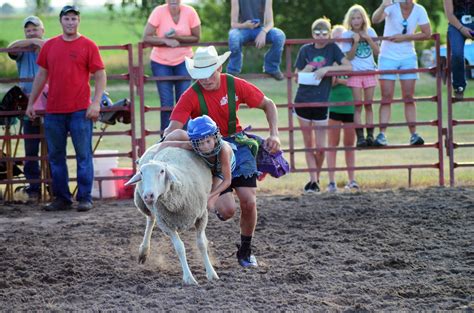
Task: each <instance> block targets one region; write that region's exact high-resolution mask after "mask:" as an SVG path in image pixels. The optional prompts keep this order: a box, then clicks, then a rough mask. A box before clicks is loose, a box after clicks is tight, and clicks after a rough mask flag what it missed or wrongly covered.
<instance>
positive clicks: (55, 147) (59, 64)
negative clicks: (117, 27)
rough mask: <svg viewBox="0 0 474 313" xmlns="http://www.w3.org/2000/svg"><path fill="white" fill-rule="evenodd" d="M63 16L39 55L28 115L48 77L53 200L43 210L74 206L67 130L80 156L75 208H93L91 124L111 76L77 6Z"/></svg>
mask: <svg viewBox="0 0 474 313" xmlns="http://www.w3.org/2000/svg"><path fill="white" fill-rule="evenodd" d="M59 21H60V23H61V27H62V31H63V32H62V34H61V35H59V36H56V37H54V38H51V39H49V40H48V41H47V42H46V43H45V44H44V46H43V48H42V49H41V51H40V54H39V56H38V61H37V63H38V65H39V71H38V73H37V75H36V77H35V80H34V83H33V90H32V93H31V97H30V98H29V101H28V108H27V110H26V114H27V115H28V116H29V117H30V118H35V109H34V107H33V103H34V101H35V100H36V98H37V97H38V96H39V93H40V91H41V90H42V89H43V86H44V85H45V83H46V81H48V82H49V92H48V102H47V105H46V115H45V117H44V128H45V136H46V141H47V143H48V159H49V163H50V169H51V177H52V187H53V196H54V200H53V202H51V203H50V204H48V205H46V206H45V207H44V209H45V210H46V211H59V210H67V209H70V208H71V205H72V195H71V192H70V190H69V175H68V167H67V163H66V156H67V150H66V144H67V135H68V133H70V135H71V139H72V143H73V145H74V150H75V152H76V161H77V185H78V193H77V196H76V200H77V201H78V202H79V203H78V206H77V210H78V211H88V210H90V209H92V207H93V205H92V197H91V191H92V183H93V180H94V167H93V163H92V124H93V121H96V120H97V118H98V117H99V111H100V100H101V97H102V94H103V92H104V89H105V85H106V79H107V78H106V74H105V70H104V63H103V62H102V58H101V56H100V53H99V48H98V47H97V45H96V44H95V43H94V42H93V41H92V40H90V39H89V38H87V37H85V36H83V35H82V34H80V33H79V32H78V29H79V23H80V11H79V9H78V8H77V7H76V6H70V5H67V6H65V7H63V8H62V10H61V12H60V14H59ZM91 73H92V74H93V76H94V79H95V91H94V98H93V100H92V102H91V96H90V86H89V75H90V74H91Z"/></svg>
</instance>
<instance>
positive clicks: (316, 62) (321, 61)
mask: <svg viewBox="0 0 474 313" xmlns="http://www.w3.org/2000/svg"><path fill="white" fill-rule="evenodd" d="M309 65H311V66H313V67H314V68H315V70H318V69H320V68H321V67H323V66H325V65H326V59H325V58H324V57H323V56H322V55H319V56H315V57H314V58H313V61H311V62H309Z"/></svg>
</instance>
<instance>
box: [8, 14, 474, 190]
mask: <svg viewBox="0 0 474 313" xmlns="http://www.w3.org/2000/svg"><path fill="white" fill-rule="evenodd" d="M21 21H22V18H21V17H15V18H3V17H2V19H0V39H3V40H5V41H7V42H11V41H13V40H15V39H19V38H22V37H23V33H22V27H21ZM43 21H44V23H45V28H46V30H47V32H46V36H47V37H52V36H55V35H56V34H59V33H60V25H59V22H58V19H57V17H56V16H53V17H44V18H43ZM142 29H143V25H134V26H133V27H131V26H130V25H124V24H121V23H120V22H117V21H110V20H109V19H108V18H107V17H104V15H102V14H98V13H96V14H90V15H85V14H84V15H83V16H82V21H81V28H80V31H81V33H83V34H84V35H86V36H88V37H89V38H92V39H93V40H95V41H96V42H97V43H98V44H99V45H117V44H125V43H129V42H131V43H136V42H138V40H139V38H140V34H141V31H142ZM134 53H135V59H136V57H137V56H136V51H134ZM148 55H149V50H147V51H145V72H146V74H150V70H149V62H148ZM2 57H3V58H5V59H0V76H1V77H4V76H8V75H16V74H15V71H16V69H15V63H14V62H12V61H9V60H8V59H7V58H6V55H5V54H0V58H2ZM103 57H104V61H105V63H106V67H107V72H108V73H109V74H111V73H114V74H117V73H124V72H126V70H127V67H126V62H127V56H126V53H124V52H123V51H104V52H103ZM247 62H248V60H247ZM257 62H261V60H260V59H259V60H258V61H257ZM13 77H14V76H13ZM253 82H254V83H255V84H256V85H257V86H258V87H260V88H261V89H262V90H263V91H264V92H265V94H266V95H267V96H269V97H270V98H272V99H273V100H274V101H275V103H278V104H282V103H286V102H287V95H286V82H275V81H274V80H271V79H269V80H253ZM470 83H471V84H472V83H473V82H472V81H471V82H470ZM108 84H109V87H108V89H109V91H110V93H111V97H112V99H113V100H118V99H120V98H123V97H128V98H129V97H130V95H129V93H128V85H127V83H125V82H123V81H109V83H108ZM7 87H8V86H3V87H1V89H2V91H3V90H5V89H6V88H7ZM435 88H436V82H435V80H434V79H433V78H432V77H430V76H428V75H422V77H421V79H420V80H419V81H418V83H417V92H416V96H418V97H419V96H432V95H434V92H435ZM398 89H399V87H398V85H397V97H399V96H400V93H399V90H398ZM295 91H296V85H293V92H295ZM466 96H470V97H474V91H473V90H472V88H468V90H467V94H466ZM291 98H292V99H293V98H294V97H293V96H292V97H291ZM375 99H380V94H379V90H378V88H377V93H376V96H375ZM443 99H446V89H445V87H443ZM135 101H136V110H137V118H138V112H139V99H138V97H135ZM145 104H146V105H148V106H158V105H159V100H158V96H157V93H156V88H155V85H154V83H152V82H151V83H147V84H146V86H145ZM392 108H393V109H392V120H391V122H404V112H403V105H401V104H395V105H393V107H392ZM417 111H418V120H419V121H428V120H434V119H436V105H435V104H434V103H427V102H420V103H418V110H417ZM374 113H375V117H376V121H377V120H378V105H374ZM239 117H240V120H241V123H242V124H243V125H252V126H254V127H264V126H266V121H265V118H264V114H263V112H260V111H258V110H241V111H239ZM289 117H290V118H292V119H293V123H294V124H295V125H297V121H296V120H295V119H294V118H293V117H292V116H291V115H289V114H288V110H286V109H280V110H279V126H280V127H285V126H287V125H288V118H289ZM446 118H447V113H446V105H445V104H443V120H444V124H443V125H444V127H446ZM454 118H455V119H474V104H473V103H462V104H456V105H455V114H454ZM159 123H160V122H159V113H158V112H149V113H146V125H147V129H150V130H157V129H158V128H159ZM99 127H100V125H97V128H98V129H97V131H99ZM125 129H129V126H128V125H121V124H117V125H114V126H110V127H109V128H108V130H107V131H117V130H125ZM136 131H137V134H138V131H139V129H138V126H137V129H136ZM418 131H419V133H420V134H422V135H423V137H424V138H425V140H426V141H427V142H428V143H432V142H436V141H437V137H436V129H435V128H434V127H419V130H418ZM294 134H295V140H296V144H295V148H303V145H302V141H301V135H300V131H295V133H294ZM138 135H139V134H138ZM262 135H264V134H262ZM473 135H474V131H473V127H472V126H471V127H466V126H463V127H460V126H458V127H456V128H455V136H456V137H455V138H456V141H457V142H473V138H474V136H473ZM387 136H388V139H389V143H390V144H407V143H408V140H409V133H408V130H407V128H406V127H392V128H389V129H388V132H387ZM94 139H95V140H96V139H97V137H95V138H94ZM158 139H159V137H158V136H148V137H147V145H148V146H150V145H151V144H152V143H154V142H156V141H157V140H158ZM281 141H282V147H283V148H284V149H287V148H288V143H289V133H288V132H282V133H281ZM68 147H69V151H70V153H73V148H72V145H71V144H70V143H69V145H68ZM99 149H103V150H110V149H111V150H118V151H119V152H121V153H123V152H130V151H131V140H130V137H128V136H127V137H123V136H105V137H104V138H103V139H102V141H101V143H100V145H99ZM473 150H474V149H473V148H463V149H458V150H455V156H456V161H457V162H463V161H464V162H466V161H470V162H472V161H474V157H473V156H474V151H473ZM18 155H23V148H22V145H20V147H19V152H18ZM286 157H287V158H288V159H289V157H290V155H289V154H288V153H286ZM356 158H357V161H356V165H357V166H368V165H382V164H383V165H399V164H408V163H417V164H420V163H436V162H438V154H437V150H435V149H432V148H430V149H404V150H380V151H376V150H365V151H358V152H357V154H356ZM295 160H296V163H295V164H296V168H298V169H301V168H304V167H305V166H306V165H305V161H304V155H303V154H302V153H296V154H295ZM444 161H445V179H446V180H445V181H446V184H448V183H449V172H448V158H447V157H446V155H445V158H444ZM119 162H120V166H122V167H131V161H130V159H129V158H120V160H119ZM337 164H338V166H340V167H342V166H344V164H345V163H344V158H343V153H342V152H341V151H340V152H339V153H338V160H337ZM69 168H70V169H71V172H72V173H71V174H72V175H71V176H75V170H74V169H75V165H74V162H71V164H70V167H69ZM455 174H456V182H457V184H460V185H473V184H474V179H473V177H474V169H470V168H462V169H457V170H456V171H455ZM307 177H308V174H307V173H293V174H291V175H288V176H285V177H282V178H280V179H278V180H277V179H274V178H267V179H266V180H265V181H264V182H263V183H261V184H260V188H261V189H262V190H272V191H274V192H278V193H284V192H288V193H294V192H299V191H300V189H301V188H302V186H303V185H304V184H305V183H306V181H307ZM336 177H337V181H338V184H339V185H343V184H344V183H345V180H346V174H345V173H344V172H338V173H337V175H336ZM356 179H357V180H358V181H359V183H360V184H361V186H362V187H363V188H392V187H401V186H407V184H408V171H407V170H389V171H359V172H357V173H356ZM326 183H327V174H326V173H323V176H322V185H323V186H325V185H326ZM412 184H413V186H428V185H437V184H438V172H437V170H435V169H429V170H413V173H412Z"/></svg>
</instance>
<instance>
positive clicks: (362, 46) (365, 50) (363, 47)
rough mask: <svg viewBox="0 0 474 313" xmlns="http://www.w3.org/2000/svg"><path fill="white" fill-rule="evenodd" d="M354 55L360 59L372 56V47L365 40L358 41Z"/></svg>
mask: <svg viewBox="0 0 474 313" xmlns="http://www.w3.org/2000/svg"><path fill="white" fill-rule="evenodd" d="M356 56H357V57H358V58H361V59H367V58H369V57H371V56H372V49H371V48H370V45H369V43H368V42H367V41H359V45H358V46H357V49H356Z"/></svg>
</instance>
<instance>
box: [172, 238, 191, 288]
mask: <svg viewBox="0 0 474 313" xmlns="http://www.w3.org/2000/svg"><path fill="white" fill-rule="evenodd" d="M167 233H168V235H169V236H170V238H171V242H172V243H173V245H174V249H175V250H176V253H177V254H178V257H179V262H180V263H181V267H182V269H183V282H184V284H186V285H197V284H198V282H197V281H196V280H195V279H194V276H193V274H192V273H191V270H190V269H189V265H188V261H187V259H186V248H185V247H184V244H183V241H182V240H181V238H179V235H178V233H177V232H175V231H171V230H170V231H168V232H167Z"/></svg>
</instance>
